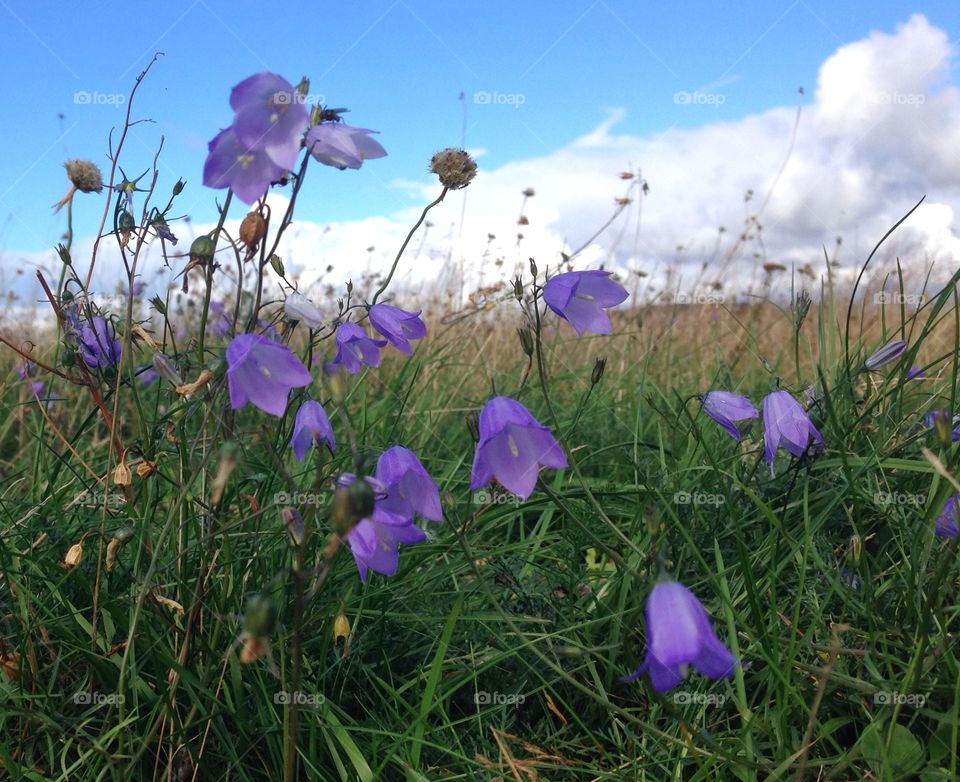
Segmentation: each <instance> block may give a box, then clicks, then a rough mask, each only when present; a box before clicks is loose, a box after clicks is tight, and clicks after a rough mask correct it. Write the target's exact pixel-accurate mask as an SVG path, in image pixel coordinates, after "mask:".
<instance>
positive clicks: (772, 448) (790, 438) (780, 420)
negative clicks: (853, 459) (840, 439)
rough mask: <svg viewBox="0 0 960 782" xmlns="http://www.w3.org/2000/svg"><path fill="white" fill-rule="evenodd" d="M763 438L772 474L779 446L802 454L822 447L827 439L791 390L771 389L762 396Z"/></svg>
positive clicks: (799, 454)
mask: <svg viewBox="0 0 960 782" xmlns="http://www.w3.org/2000/svg"><path fill="white" fill-rule="evenodd" d="M763 441H764V445H765V456H766V459H767V464H769V465H770V474H771V475H773V458H774V456H775V455H776V453H777V447H778V446H781V445H782V446H783V447H784V448H786V449H787V451H789V452H790V453H792V454H793V455H794V456H797V457H799V456H803V454H804V453H806V452H807V449H808V447H810V446H811V443H813V448H812V449H811V450H821V449H822V448H823V447H824V445H825V443H824V440H823V435H822V434H820V432H819V431H818V430H817V427H815V426H814V425H813V422H812V421H811V420H810V416H808V415H807V413H806V411H805V410H804V409H803V408H802V407H801V406H800V403H799V402H798V401H797V400H796V399H794V398H793V397H792V396H791V395H790V392H789V391H783V390H779V391H772V392H771V393H769V394H767V395H766V397H764V400H763Z"/></svg>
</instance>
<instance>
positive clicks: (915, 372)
mask: <svg viewBox="0 0 960 782" xmlns="http://www.w3.org/2000/svg"><path fill="white" fill-rule="evenodd" d="M924 377H925V376H924V374H923V370H922V369H921V368H920V367H910V371H909V372H907V380H915V379H919V380H923V378H924Z"/></svg>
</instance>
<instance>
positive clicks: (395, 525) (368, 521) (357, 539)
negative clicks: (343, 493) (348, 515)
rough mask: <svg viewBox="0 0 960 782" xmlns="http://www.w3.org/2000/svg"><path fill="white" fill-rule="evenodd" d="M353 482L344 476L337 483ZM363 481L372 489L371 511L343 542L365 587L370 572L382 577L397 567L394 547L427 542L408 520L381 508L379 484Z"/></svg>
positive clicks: (349, 475) (383, 490)
mask: <svg viewBox="0 0 960 782" xmlns="http://www.w3.org/2000/svg"><path fill="white" fill-rule="evenodd" d="M356 480H357V477H356V476H355V475H353V474H352V473H344V474H343V475H341V476H340V478H339V479H338V480H337V483H338V485H340V486H350V485H351V484H352V483H354V481H356ZM364 480H365V481H366V482H367V484H368V485H369V486H370V488H371V489H373V493H374V510H373V512H372V513H371V514H370V515H369V516H367V517H365V518H362V519H360V520H359V521H358V522H357V523H356V524H354V525H353V527H352V528H351V530H350V531H349V532H348V533H347V536H346V540H347V544H348V545H349V546H350V552H351V553H352V554H353V559H354V562H356V564H357V570H358V571H359V572H360V580H361V581H363V582H364V583H365V582H366V580H367V572H368V571H370V570H373V571H374V572H376V573H382V574H383V575H385V576H392V575H394V574H395V573H396V572H397V567H398V565H399V563H400V554H399V552H398V550H397V546H398V545H399V544H400V543H407V544H410V543H421V542H423V541H424V540H426V539H427V535H426V533H425V532H424V531H423V530H422V529H420V528H419V527H418V526H417V525H416V524H414V523H413V518H412V517H410V516H406V515H403V514H398V513H396V512H394V511H391V510H389V509H388V508H386V507H385V506H384V504H383V503H384V501H385V500H386V499H387V496H388V491H387V487H386V486H384V485H383V483H381V482H380V481H379V480H377V479H376V478H372V477H370V476H367V477H365V478H364Z"/></svg>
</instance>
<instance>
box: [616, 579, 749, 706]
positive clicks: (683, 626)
mask: <svg viewBox="0 0 960 782" xmlns="http://www.w3.org/2000/svg"><path fill="white" fill-rule="evenodd" d="M646 616H647V654H646V657H645V658H644V661H643V665H641V666H640V667H639V668H637V670H636V671H634V672H633V673H632V674H630V675H629V676H625V677H623V678H622V679H621V680H620V681H622V682H632V681H634V680H635V679H638V678H639V677H640V676H641V675H642V674H643V673H644V672H645V671H648V672H649V673H650V681H651V682H652V683H653V689H655V690H656V691H657V692H666V691H667V690H672V689H673V688H674V687H676V686H677V685H678V684H680V682H681V681H683V679H684V677H685V676H686V672H687V666H689V665H692V666H693V667H694V668H696V669H697V670H698V671H699V672H700V673H702V674H703V675H704V676H709V677H710V678H711V679H720V678H723V677H724V676H730V675H731V674H732V673H733V667H734V666H735V665H736V663H737V658H736V657H734V656H733V654H731V652H730V650H729V649H728V648H727V647H726V646H725V645H724V644H723V642H722V641H721V640H720V639H719V638H718V637H717V634H716V633H715V632H714V630H713V625H712V624H711V623H710V616H709V615H708V614H707V611H706V609H705V608H704V607H703V605H702V604H701V603H700V601H699V600H697V598H696V596H695V595H694V594H693V592H691V591H690V590H689V589H687V588H686V587H685V586H684V585H683V584H681V583H680V582H679V581H662V582H660V583H659V584H657V585H656V586H655V587H654V588H653V589H652V590H651V592H650V596H649V597H648V598H647V606H646Z"/></svg>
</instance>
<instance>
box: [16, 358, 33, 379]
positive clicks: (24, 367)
mask: <svg viewBox="0 0 960 782" xmlns="http://www.w3.org/2000/svg"><path fill="white" fill-rule="evenodd" d="M36 371H37V365H36V364H34V363H33V362H32V361H30V360H29V359H28V360H26V361H24V362H23V363H22V364H18V365H17V376H18V377H19V378H20V379H21V380H26V379H27V378H28V377H33V373H34V372H36Z"/></svg>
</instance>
